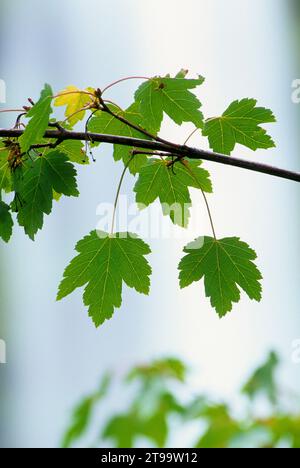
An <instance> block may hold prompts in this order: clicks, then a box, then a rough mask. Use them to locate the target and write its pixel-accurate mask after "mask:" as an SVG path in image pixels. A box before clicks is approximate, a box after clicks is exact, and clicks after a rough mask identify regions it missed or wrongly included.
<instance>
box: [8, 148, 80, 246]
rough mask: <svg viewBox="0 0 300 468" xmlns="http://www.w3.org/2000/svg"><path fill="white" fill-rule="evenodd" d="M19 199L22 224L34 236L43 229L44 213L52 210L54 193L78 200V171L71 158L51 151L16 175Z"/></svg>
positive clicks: (15, 207)
mask: <svg viewBox="0 0 300 468" xmlns="http://www.w3.org/2000/svg"><path fill="white" fill-rule="evenodd" d="M14 182H15V191H16V199H15V201H14V203H13V208H14V210H15V211H17V212H18V222H19V224H20V226H23V227H24V230H25V232H26V234H28V236H29V237H30V238H31V239H32V240H34V236H35V234H36V233H37V231H38V230H39V229H41V228H42V226H43V220H44V214H50V213H51V210H52V201H53V191H55V192H56V193H58V194H63V195H66V196H74V197H77V196H78V195H79V192H78V190H77V184H76V170H75V168H74V166H73V165H72V164H71V163H70V162H69V160H68V158H67V156H65V155H64V154H63V153H61V152H59V151H50V152H46V153H44V155H43V156H40V157H37V158H36V159H35V160H33V161H31V160H28V161H27V162H26V163H24V166H23V167H22V170H21V171H19V170H17V171H16V173H15V174H14Z"/></svg>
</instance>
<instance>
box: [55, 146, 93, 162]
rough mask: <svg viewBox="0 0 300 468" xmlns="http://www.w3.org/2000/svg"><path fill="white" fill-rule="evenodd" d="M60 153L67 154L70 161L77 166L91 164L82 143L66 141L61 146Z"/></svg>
mask: <svg viewBox="0 0 300 468" xmlns="http://www.w3.org/2000/svg"><path fill="white" fill-rule="evenodd" d="M59 151H61V152H63V153H64V154H66V155H67V156H68V158H69V160H70V161H71V162H73V163H76V164H89V158H88V157H87V156H86V154H85V151H84V149H83V145H82V142H81V141H76V140H65V141H63V142H62V143H60V145H59Z"/></svg>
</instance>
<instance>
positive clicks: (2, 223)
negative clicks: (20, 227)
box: [0, 201, 13, 242]
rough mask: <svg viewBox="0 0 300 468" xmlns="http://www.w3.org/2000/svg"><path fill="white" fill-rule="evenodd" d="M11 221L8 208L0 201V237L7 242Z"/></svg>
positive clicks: (11, 225)
mask: <svg viewBox="0 0 300 468" xmlns="http://www.w3.org/2000/svg"><path fill="white" fill-rule="evenodd" d="M12 228H13V220H12V217H11V214H10V207H9V206H8V205H7V204H6V203H4V202H3V201H0V237H1V238H2V239H3V240H4V241H5V242H8V241H9V239H10V238H11V235H12Z"/></svg>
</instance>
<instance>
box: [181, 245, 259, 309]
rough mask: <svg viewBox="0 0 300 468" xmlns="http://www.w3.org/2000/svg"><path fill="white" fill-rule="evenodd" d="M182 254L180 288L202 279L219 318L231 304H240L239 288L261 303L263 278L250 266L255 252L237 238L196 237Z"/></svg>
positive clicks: (254, 257) (253, 266)
mask: <svg viewBox="0 0 300 468" xmlns="http://www.w3.org/2000/svg"><path fill="white" fill-rule="evenodd" d="M184 252H186V253H187V255H186V256H185V257H183V259H182V260H181V262H180V264H179V270H180V275H179V278H180V286H181V288H185V287H186V286H189V285H190V284H191V283H193V282H195V281H199V280H200V279H201V278H203V277H204V284H205V292H206V296H207V297H210V299H211V305H212V306H213V307H214V308H215V309H216V311H217V313H218V314H219V316H220V317H223V316H224V315H226V314H227V312H230V311H231V310H232V304H233V303H234V302H239V300H240V289H239V288H238V286H239V287H240V288H241V289H243V290H244V291H245V292H246V294H247V295H248V296H249V297H250V299H255V300H256V301H260V300H261V284H260V280H261V279H262V276H261V274H260V272H259V270H258V269H257V267H256V265H255V264H254V263H253V260H255V259H256V253H255V252H254V251H253V250H251V249H250V247H249V246H248V245H247V244H246V243H244V242H242V241H241V240H240V239H238V238H237V237H232V238H226V239H220V240H217V239H214V238H212V237H199V238H198V239H196V240H195V241H194V242H192V243H190V244H189V245H187V246H186V247H185V249H184Z"/></svg>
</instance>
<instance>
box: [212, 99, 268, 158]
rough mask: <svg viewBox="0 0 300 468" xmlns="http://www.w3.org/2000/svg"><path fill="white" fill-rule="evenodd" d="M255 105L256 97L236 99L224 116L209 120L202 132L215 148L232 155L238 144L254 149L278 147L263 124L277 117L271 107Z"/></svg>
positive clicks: (216, 150)
mask: <svg viewBox="0 0 300 468" xmlns="http://www.w3.org/2000/svg"><path fill="white" fill-rule="evenodd" d="M256 104H257V101H256V100H255V99H242V100H241V101H234V102H233V103H232V104H230V106H229V107H228V109H227V110H226V111H225V112H224V114H223V115H222V116H221V117H215V118H212V119H208V120H206V122H205V125H204V128H203V135H204V136H207V137H208V139H209V145H210V147H211V149H212V150H213V151H215V152H218V153H223V154H230V153H231V152H232V151H233V150H234V148H235V145H236V144H237V143H239V144H241V145H244V146H246V147H247V148H250V149H251V150H254V151H255V150H257V149H258V148H263V149H268V148H272V147H274V146H275V143H274V141H273V140H272V138H271V137H270V136H269V135H268V134H267V132H266V130H264V129H263V128H262V127H260V125H261V124H263V123H272V122H275V121H276V119H275V117H274V115H273V113H272V111H271V110H269V109H265V108H264V107H256Z"/></svg>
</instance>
